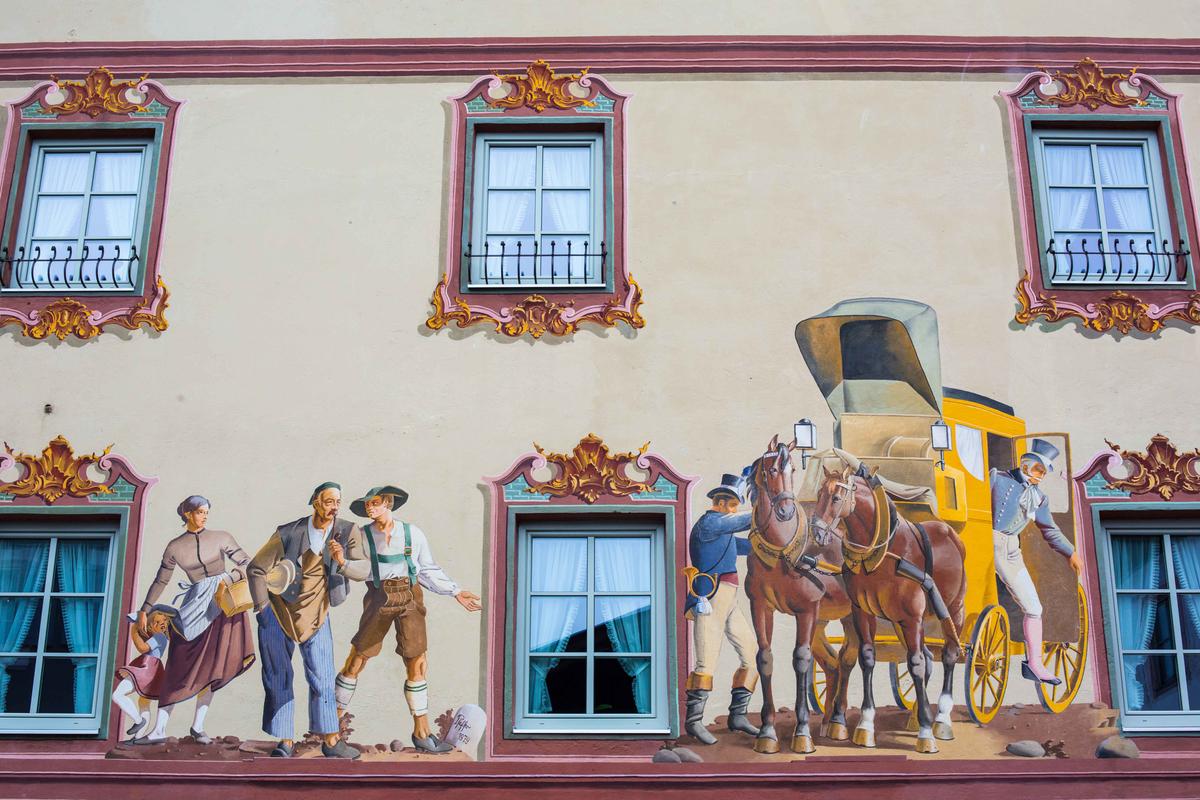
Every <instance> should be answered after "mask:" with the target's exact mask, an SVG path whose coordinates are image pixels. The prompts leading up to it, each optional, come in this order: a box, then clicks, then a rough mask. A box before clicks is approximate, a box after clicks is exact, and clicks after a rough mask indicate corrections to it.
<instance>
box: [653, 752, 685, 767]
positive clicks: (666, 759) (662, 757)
mask: <svg viewBox="0 0 1200 800" xmlns="http://www.w3.org/2000/svg"><path fill="white" fill-rule="evenodd" d="M650 760H651V761H653V762H654V763H655V764H678V763H680V762H681V761H683V759H681V758H680V757H679V754H678V753H676V752H675V751H674V750H667V749H665V748H664V749H662V750H659V751H658V752H657V753H655V754H654V758H652V759H650Z"/></svg>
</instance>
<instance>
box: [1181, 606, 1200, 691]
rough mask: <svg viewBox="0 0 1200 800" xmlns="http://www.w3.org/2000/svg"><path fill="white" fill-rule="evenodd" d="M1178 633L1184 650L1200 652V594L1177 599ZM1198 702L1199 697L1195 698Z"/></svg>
mask: <svg viewBox="0 0 1200 800" xmlns="http://www.w3.org/2000/svg"><path fill="white" fill-rule="evenodd" d="M1177 602H1178V607H1177V609H1176V611H1177V613H1178V614H1179V632H1180V636H1182V638H1183V647H1184V649H1186V650H1200V594H1181V595H1178V597H1177ZM1197 699H1198V700H1200V697H1198V698H1197Z"/></svg>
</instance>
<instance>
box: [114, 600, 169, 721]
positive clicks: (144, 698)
mask: <svg viewBox="0 0 1200 800" xmlns="http://www.w3.org/2000/svg"><path fill="white" fill-rule="evenodd" d="M175 614H176V612H175V609H174V608H172V607H171V606H167V605H162V604H156V605H155V606H153V607H152V608H151V609H150V612H149V613H148V614H147V615H146V620H147V621H146V627H147V629H148V630H149V631H150V636H149V637H143V636H142V632H141V630H139V628H138V626H137V625H130V626H129V639H130V641H131V642H132V643H133V647H134V649H135V650H137V651H138V654H137V656H136V657H134V659H133V660H132V661H130V662H129V663H128V664H126V665H125V666H123V667H118V668H117V674H116V679H117V688H116V689H115V690H114V691H113V694H112V701H113V702H114V703H116V705H117V707H118V708H120V709H121V710H122V711H124V712H125V714H126V715H127V716H128V717H129V718H130V719H132V720H133V724H132V725H131V726H129V730H127V731H125V733H126V735H128V736H133V737H134V738H135V739H136V736H135V734H138V733H139V732H140V733H145V732H146V731H145V728H146V726H147V725H149V724H150V703H151V702H152V701H154V700H157V699H158V693H159V691H160V690H161V689H162V683H163V675H164V674H165V673H166V668H165V667H163V658H164V656H165V655H166V650H167V645H168V644H169V643H170V636H169V633H168V632H169V631H170V628H171V620H173V619H174V618H175ZM130 617H132V618H133V619H132V620H131V621H134V622H136V621H137V617H136V616H134V615H133V614H130Z"/></svg>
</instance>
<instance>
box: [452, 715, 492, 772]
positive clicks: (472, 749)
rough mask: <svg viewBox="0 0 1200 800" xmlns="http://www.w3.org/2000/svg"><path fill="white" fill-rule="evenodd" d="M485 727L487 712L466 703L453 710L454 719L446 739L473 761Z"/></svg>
mask: <svg viewBox="0 0 1200 800" xmlns="http://www.w3.org/2000/svg"><path fill="white" fill-rule="evenodd" d="M485 728H487V712H485V711H484V710H483V709H482V708H480V707H479V706H477V705H475V704H474V703H467V704H466V705H464V706H460V707H459V709H458V711H456V712H454V720H453V721H452V722H451V723H450V731H449V733H447V734H446V741H448V742H450V744H452V745H454V746H455V747H457V748H458V749H459V750H461V751H462V752H463V753H465V754H466V755H468V756H469V757H470V758H471V760H472V761H474V760H475V753H476V750H477V747H478V745H479V740H480V738H481V737H482V736H483V732H484V729H485Z"/></svg>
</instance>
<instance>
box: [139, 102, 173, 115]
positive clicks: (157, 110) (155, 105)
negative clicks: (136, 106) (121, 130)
mask: <svg viewBox="0 0 1200 800" xmlns="http://www.w3.org/2000/svg"><path fill="white" fill-rule="evenodd" d="M168 110H169V109H168V108H167V107H166V106H164V105H163V104H162V103H160V102H158V101H157V100H155V101H154V102H152V103H151V104H150V105H148V106H146V110H145V111H131V112H130V113H129V116H130V117H135V118H137V117H165V116H167V111H168Z"/></svg>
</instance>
